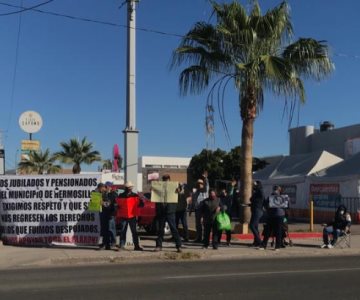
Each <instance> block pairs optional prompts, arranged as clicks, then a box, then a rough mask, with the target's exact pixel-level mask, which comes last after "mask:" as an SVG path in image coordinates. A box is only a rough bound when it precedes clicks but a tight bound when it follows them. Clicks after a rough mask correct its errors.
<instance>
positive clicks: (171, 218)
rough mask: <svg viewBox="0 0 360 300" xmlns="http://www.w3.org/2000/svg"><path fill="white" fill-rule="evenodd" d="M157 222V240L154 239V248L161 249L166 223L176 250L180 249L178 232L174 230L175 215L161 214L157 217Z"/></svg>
mask: <svg viewBox="0 0 360 300" xmlns="http://www.w3.org/2000/svg"><path fill="white" fill-rule="evenodd" d="M157 222H158V232H157V239H156V247H160V248H161V247H162V242H163V240H164V229H165V223H166V222H168V224H169V227H170V230H171V234H172V236H173V238H174V240H175V245H176V248H180V247H181V239H180V235H179V232H178V231H177V229H176V224H175V213H170V214H166V213H165V214H161V215H159V216H157Z"/></svg>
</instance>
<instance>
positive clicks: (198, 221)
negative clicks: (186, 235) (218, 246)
mask: <svg viewBox="0 0 360 300" xmlns="http://www.w3.org/2000/svg"><path fill="white" fill-rule="evenodd" d="M201 218H202V213H201V211H200V210H199V209H195V229H196V240H197V241H200V242H201V241H202V240H203V225H202V223H201Z"/></svg>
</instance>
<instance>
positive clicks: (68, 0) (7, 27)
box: [0, 0, 360, 169]
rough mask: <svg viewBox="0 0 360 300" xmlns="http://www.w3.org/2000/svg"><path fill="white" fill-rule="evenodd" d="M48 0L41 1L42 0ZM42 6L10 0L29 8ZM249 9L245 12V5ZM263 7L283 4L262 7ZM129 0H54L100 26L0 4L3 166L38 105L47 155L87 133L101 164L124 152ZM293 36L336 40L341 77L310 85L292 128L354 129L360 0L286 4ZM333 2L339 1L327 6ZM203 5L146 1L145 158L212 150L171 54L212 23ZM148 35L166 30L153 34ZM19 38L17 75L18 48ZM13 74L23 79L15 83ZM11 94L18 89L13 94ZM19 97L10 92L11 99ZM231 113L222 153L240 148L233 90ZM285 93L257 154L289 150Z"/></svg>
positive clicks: (200, 98) (140, 99)
mask: <svg viewBox="0 0 360 300" xmlns="http://www.w3.org/2000/svg"><path fill="white" fill-rule="evenodd" d="M44 1H45V0H44ZM44 1H42V0H36V1H35V0H23V1H21V0H7V1H5V0H4V1H3V2H2V3H10V4H13V5H20V4H21V2H23V5H24V6H26V7H28V6H32V5H36V4H38V3H41V2H44ZM240 2H241V3H243V4H245V5H247V4H248V3H249V1H247V0H243V1H240ZM259 2H260V5H261V7H262V9H263V11H266V10H267V9H268V8H270V7H273V6H274V5H277V4H279V3H280V1H274V0H271V1H269V0H266V1H265V0H260V1H259ZM122 3H123V0H103V1H99V0H76V1H74V0H55V1H53V2H51V3H49V4H47V5H44V6H42V7H40V8H39V9H42V10H44V11H51V12H56V13H60V14H67V15H72V16H76V17H83V18H89V19H94V20H101V21H105V22H110V23H116V24H119V25H122V26H109V25H101V24H97V23H93V22H84V21H78V20H72V19H69V18H62V17H56V16H51V15H47V14H41V13H37V12H33V11H26V12H23V13H22V14H21V26H20V35H18V32H19V31H18V29H19V20H20V14H14V15H9V16H1V14H3V13H7V12H10V11H14V10H16V9H15V8H10V7H6V6H3V5H1V4H0V40H1V45H0V66H1V67H0V82H1V84H0V87H1V88H0V99H1V100H0V103H1V110H0V129H2V130H4V136H3V144H4V146H5V151H6V168H7V169H10V168H13V167H14V165H15V159H16V157H17V159H18V158H19V157H18V156H17V155H16V153H17V149H19V148H20V143H21V140H22V139H27V138H28V134H26V133H25V132H23V131H21V129H20V128H19V125H18V118H19V116H20V114H21V113H22V112H24V111H26V110H35V111H37V112H39V113H40V114H41V116H42V118H43V128H42V129H41V131H39V132H38V133H36V134H34V135H33V138H34V139H38V140H40V141H41V145H42V149H46V148H50V150H51V151H58V150H60V147H59V143H60V142H61V141H68V140H69V139H70V138H73V137H79V138H82V137H84V136H86V137H87V138H88V140H90V141H92V142H93V143H94V147H95V149H96V150H99V151H100V153H101V155H102V157H103V158H104V159H106V158H111V153H112V147H113V145H114V144H116V143H117V144H119V146H120V149H121V152H123V151H122V149H123V140H124V137H123V133H122V130H123V129H124V128H125V96H126V95H125V90H126V85H125V83H126V29H125V28H124V25H126V5H125V6H123V7H121V8H120V9H119V7H120V6H121V4H122ZM289 3H290V6H291V15H292V20H293V24H294V31H295V38H299V37H313V38H316V39H320V40H326V41H328V43H329V45H330V47H331V51H332V57H333V60H334V62H335V66H336V70H335V72H334V74H333V75H332V76H331V77H330V78H329V79H327V80H324V81H322V82H320V83H318V82H307V83H306V91H307V103H306V105H305V106H302V107H301V108H300V110H299V111H298V112H297V113H296V116H295V118H294V121H293V125H294V126H295V125H296V126H297V125H299V126H302V125H315V126H316V127H319V124H320V123H321V122H322V121H325V120H330V121H332V122H333V123H334V124H335V126H336V127H343V126H347V125H350V124H357V123H359V121H358V115H359V110H360V101H358V86H359V75H358V70H359V67H360V45H359V43H360V38H359V37H360V34H359V31H360V18H358V11H359V9H360V2H359V1H356V0H347V1H340V0H333V1H331V2H330V1H328V0H313V1H307V0H305V1H298V0H297V1H295V0H293V1H289ZM330 3H331V4H330ZM210 12H211V10H210V6H209V4H208V1H206V0H170V1H164V0H141V1H140V3H139V5H138V6H137V26H138V27H139V28H143V29H147V30H149V31H143V30H138V31H137V51H136V54H137V62H136V64H137V68H136V70H137V82H136V86H137V90H136V95H137V129H138V130H140V135H139V155H154V156H184V157H191V156H193V155H194V154H197V153H199V152H200V151H201V150H202V149H203V148H205V147H206V134H205V100H206V93H204V94H202V95H197V96H187V97H180V95H179V89H178V74H179V70H173V71H170V70H169V63H170V59H171V53H172V50H173V49H175V48H176V47H177V46H178V44H179V41H180V39H179V38H178V37H176V36H173V35H172V34H180V35H182V34H185V33H186V32H187V31H188V30H189V29H190V28H191V27H192V25H193V24H194V23H195V22H196V21H202V20H204V21H208V20H209V15H210ZM151 30H156V31H161V32H165V33H168V34H157V33H153V32H151ZM18 38H19V47H18V56H17V67H16V76H14V70H15V62H16V45H17V39H18ZM14 78H15V80H14ZM12 91H13V93H12ZM12 94H13V96H12ZM225 104H226V109H225V115H226V120H227V125H228V128H229V133H230V137H231V141H232V144H231V145H229V144H228V143H227V141H226V139H225V138H224V132H223V130H222V127H221V123H220V121H219V119H218V118H216V120H215V147H216V148H221V149H224V150H229V149H231V148H232V147H235V146H237V145H239V144H240V136H241V120H240V116H239V110H238V103H237V94H236V93H235V91H234V90H233V89H232V87H230V88H229V89H228V92H227V93H226V101H225ZM283 110H284V102H283V99H281V98H274V97H273V96H272V95H270V94H269V95H268V94H267V95H266V99H265V106H264V110H263V111H262V113H261V114H260V116H259V117H258V118H257V120H256V123H255V136H254V155H255V156H267V155H274V154H287V153H288V142H289V140H288V120H287V117H286V116H285V117H283Z"/></svg>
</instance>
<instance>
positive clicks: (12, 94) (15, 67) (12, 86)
mask: <svg viewBox="0 0 360 300" xmlns="http://www.w3.org/2000/svg"><path fill="white" fill-rule="evenodd" d="M22 3H23V0H21V5H22ZM21 20H22V14H21V13H20V14H19V24H18V31H17V39H16V49H15V64H14V73H13V78H12V83H11V96H10V113H9V119H8V123H7V126H6V132H8V131H9V128H10V123H11V119H12V114H13V110H14V95H15V84H16V75H17V66H18V60H19V44H20V35H21Z"/></svg>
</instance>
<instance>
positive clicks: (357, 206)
mask: <svg viewBox="0 0 360 300" xmlns="http://www.w3.org/2000/svg"><path fill="white" fill-rule="evenodd" d="M339 200H340V201H339V205H340V204H342V205H344V206H345V207H346V209H347V211H348V212H349V213H351V214H357V213H358V211H360V197H341V198H340V199H339Z"/></svg>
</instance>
